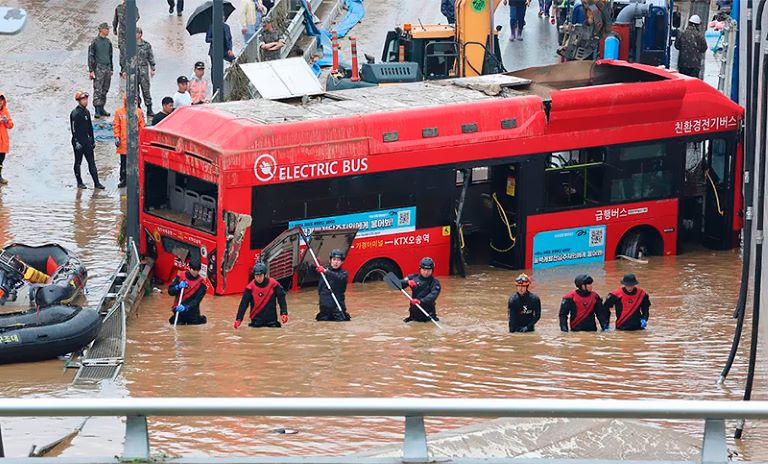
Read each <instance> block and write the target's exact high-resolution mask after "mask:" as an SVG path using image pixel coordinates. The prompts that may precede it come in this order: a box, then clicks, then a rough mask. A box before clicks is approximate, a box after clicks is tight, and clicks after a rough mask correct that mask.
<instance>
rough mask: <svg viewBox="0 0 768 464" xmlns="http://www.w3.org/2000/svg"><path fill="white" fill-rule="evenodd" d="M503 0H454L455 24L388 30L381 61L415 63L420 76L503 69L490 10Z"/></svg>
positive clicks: (492, 71) (492, 10)
mask: <svg viewBox="0 0 768 464" xmlns="http://www.w3.org/2000/svg"><path fill="white" fill-rule="evenodd" d="M501 3H502V0H456V3H455V6H456V10H455V11H456V25H455V26H453V25H424V24H421V22H419V23H418V24H413V23H406V24H403V25H402V26H401V27H397V28H395V30H392V31H389V32H388V33H387V38H386V41H385V42H384V51H383V52H382V56H381V61H382V62H385V63H395V62H400V63H405V62H408V63H415V65H414V66H418V73H419V74H420V75H421V77H422V78H423V79H445V78H450V77H469V76H478V75H481V74H495V73H498V72H503V71H504V66H503V64H502V62H501V51H500V49H499V41H498V33H499V31H500V30H501V26H496V27H494V24H493V14H494V12H495V11H496V8H498V6H499V5H500V4H501Z"/></svg>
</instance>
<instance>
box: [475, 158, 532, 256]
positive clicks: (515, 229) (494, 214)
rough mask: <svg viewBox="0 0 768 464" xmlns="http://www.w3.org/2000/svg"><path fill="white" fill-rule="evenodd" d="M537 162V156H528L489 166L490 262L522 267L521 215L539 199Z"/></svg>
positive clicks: (523, 249)
mask: <svg viewBox="0 0 768 464" xmlns="http://www.w3.org/2000/svg"><path fill="white" fill-rule="evenodd" d="M538 158H541V157H538ZM541 164H542V161H541V159H536V158H528V159H526V160H521V161H518V162H514V163H510V164H502V165H499V166H492V167H491V184H490V187H491V188H490V197H491V198H490V199H491V223H490V225H489V234H488V235H489V247H490V249H491V259H490V264H491V265H492V266H497V267H501V268H505V269H521V268H523V267H524V264H525V217H526V216H527V215H528V214H531V213H532V212H533V210H534V209H535V208H536V207H538V205H539V202H540V201H539V200H540V197H541V186H540V183H541V175H540V172H541V171H542V170H543V169H541ZM537 183H538V184H539V185H537Z"/></svg>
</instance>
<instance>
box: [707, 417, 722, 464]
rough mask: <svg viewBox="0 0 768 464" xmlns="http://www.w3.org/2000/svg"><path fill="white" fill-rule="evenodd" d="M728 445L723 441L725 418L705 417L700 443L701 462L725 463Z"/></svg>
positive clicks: (709, 463) (708, 463)
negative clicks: (702, 436)
mask: <svg viewBox="0 0 768 464" xmlns="http://www.w3.org/2000/svg"><path fill="white" fill-rule="evenodd" d="M727 462H728V445H727V444H726V442H725V420H723V419H706V421H705V422H704V440H703V443H702V445H701V464H726V463H727Z"/></svg>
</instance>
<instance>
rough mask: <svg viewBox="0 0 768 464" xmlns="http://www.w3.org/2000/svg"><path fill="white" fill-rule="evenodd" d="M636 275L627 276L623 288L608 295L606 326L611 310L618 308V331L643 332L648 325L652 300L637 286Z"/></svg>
mask: <svg viewBox="0 0 768 464" xmlns="http://www.w3.org/2000/svg"><path fill="white" fill-rule="evenodd" d="M637 284H638V281H637V277H635V275H634V274H625V275H624V278H623V279H621V287H620V288H618V289H616V290H614V291H612V292H611V293H609V294H608V298H606V300H605V312H606V319H605V322H606V326H607V325H608V320H609V319H610V317H611V308H612V307H614V306H615V307H616V330H643V329H645V328H646V326H647V325H648V317H649V316H650V312H649V311H650V308H651V300H650V298H648V293H646V291H645V290H643V289H642V288H640V287H638V286H637Z"/></svg>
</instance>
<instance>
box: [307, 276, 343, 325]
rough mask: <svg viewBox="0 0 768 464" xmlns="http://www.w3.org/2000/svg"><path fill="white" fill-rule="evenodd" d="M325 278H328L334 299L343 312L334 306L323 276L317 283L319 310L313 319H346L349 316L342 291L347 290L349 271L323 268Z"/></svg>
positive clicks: (334, 303)
mask: <svg viewBox="0 0 768 464" xmlns="http://www.w3.org/2000/svg"><path fill="white" fill-rule="evenodd" d="M325 278H326V279H328V283H329V284H330V286H331V289H332V290H333V294H334V295H336V299H337V300H339V305H341V309H342V311H344V314H341V313H340V312H339V308H337V307H336V302H334V301H333V296H331V292H330V290H328V287H327V286H326V285H325V282H323V278H322V277H320V282H318V283H317V293H318V294H319V295H320V312H319V313H317V316H315V320H318V321H348V320H350V319H351V318H350V317H349V313H348V312H347V305H346V302H345V298H344V292H346V291H347V281H348V280H349V273H348V272H347V271H345V270H344V269H341V268H339V269H333V268H330V267H328V268H326V269H325Z"/></svg>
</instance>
